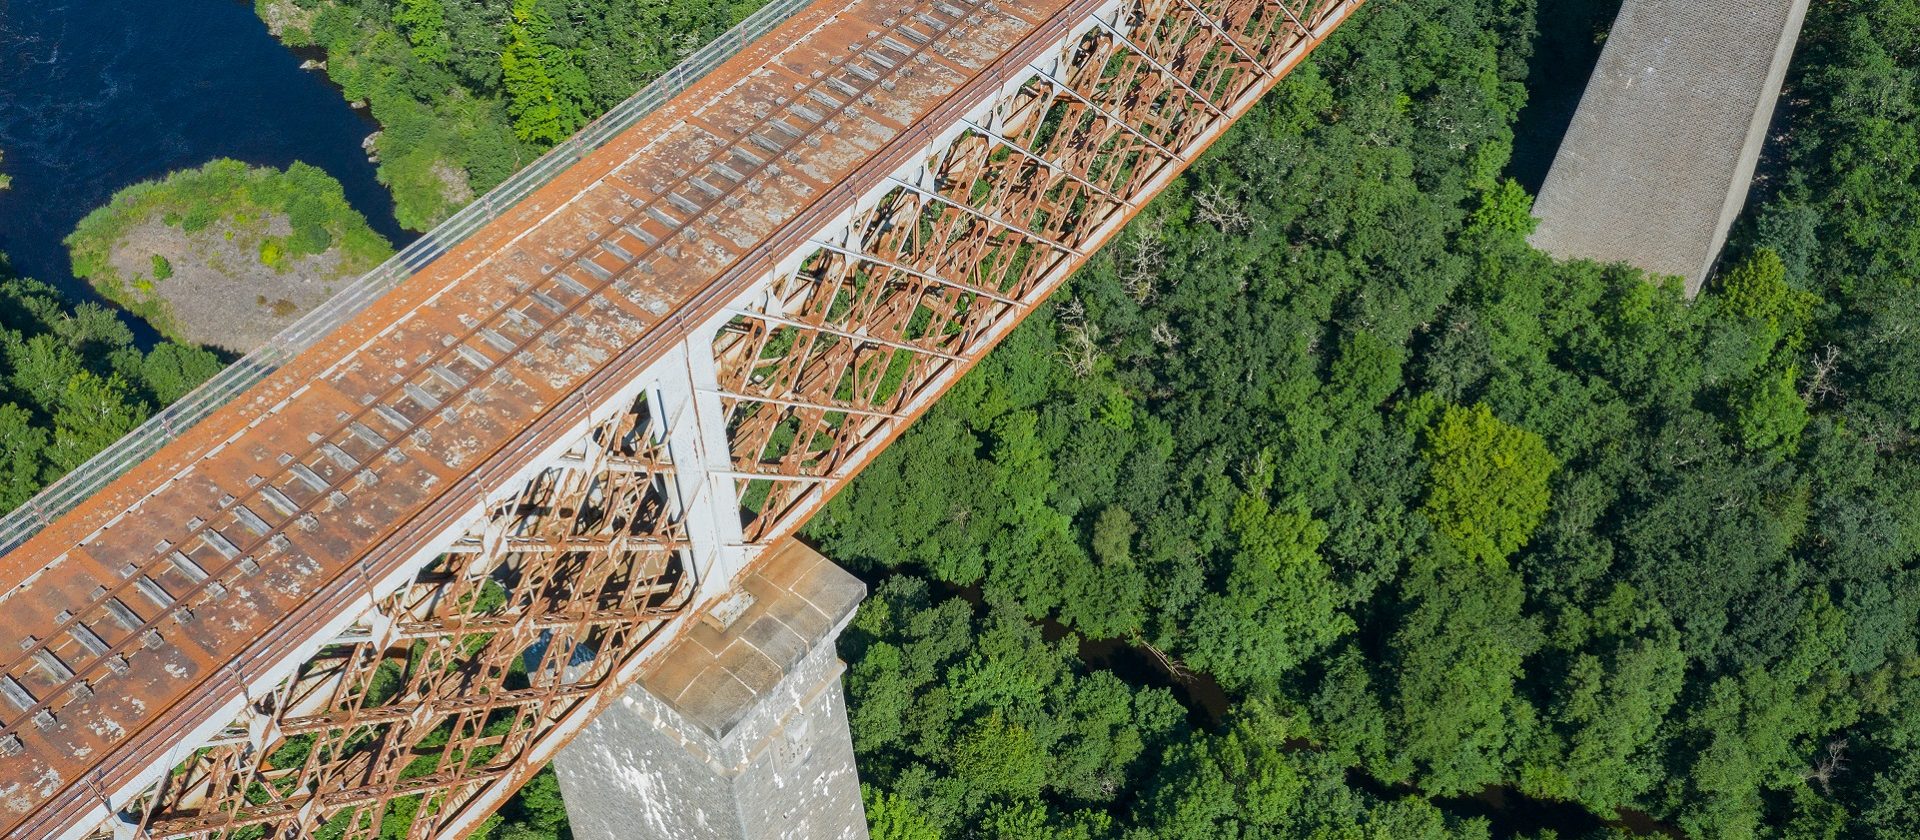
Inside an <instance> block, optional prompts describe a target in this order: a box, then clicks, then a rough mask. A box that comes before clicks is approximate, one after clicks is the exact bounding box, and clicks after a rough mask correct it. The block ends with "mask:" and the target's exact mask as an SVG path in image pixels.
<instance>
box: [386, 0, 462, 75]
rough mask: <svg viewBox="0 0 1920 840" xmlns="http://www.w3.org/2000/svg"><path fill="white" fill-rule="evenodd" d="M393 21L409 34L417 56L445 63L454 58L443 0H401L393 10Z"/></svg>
mask: <svg viewBox="0 0 1920 840" xmlns="http://www.w3.org/2000/svg"><path fill="white" fill-rule="evenodd" d="M393 23H394V25H395V26H398V27H399V28H400V31H402V32H405V33H406V35H407V42H408V43H410V44H412V45H413V55H414V57H415V58H418V59H419V60H421V61H424V62H431V63H435V64H445V63H446V62H447V60H448V59H449V58H451V57H452V44H451V42H449V41H448V40H447V13H446V8H445V7H444V6H442V5H441V0H399V3H398V5H396V6H394V9H393Z"/></svg>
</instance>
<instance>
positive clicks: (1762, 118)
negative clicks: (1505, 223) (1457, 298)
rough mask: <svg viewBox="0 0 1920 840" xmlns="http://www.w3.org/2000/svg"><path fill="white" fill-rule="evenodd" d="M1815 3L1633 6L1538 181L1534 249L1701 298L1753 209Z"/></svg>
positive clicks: (1717, 1)
mask: <svg viewBox="0 0 1920 840" xmlns="http://www.w3.org/2000/svg"><path fill="white" fill-rule="evenodd" d="M1806 12H1807V0H1694V1H1693V2H1685V3H1676V2H1671V0H1627V3H1626V5H1625V6H1624V7H1622V8H1621V10H1620V17H1619V19H1618V20H1616V21H1615V22H1614V26H1613V30H1612V33H1611V34H1610V35H1609V36H1608V38H1607V43H1606V47H1605V49H1604V50H1603V51H1602V52H1601V54H1600V63H1599V66H1597V67H1595V68H1594V71H1593V78H1592V80H1591V81H1589V82H1588V83H1587V91H1586V94H1585V96H1584V97H1582V98H1581V100H1580V108H1579V110H1578V111H1577V112H1575V114H1574V118H1573V124H1572V125H1571V126H1570V127H1569V128H1568V129H1567V136H1566V139H1565V140H1563V141H1562V142H1561V145H1560V152H1559V154H1558V156H1556V157H1555V158H1554V161H1553V169H1552V170H1551V171H1549V172H1548V173H1547V180H1546V183H1545V184H1543V185H1542V186H1541V189H1540V197H1539V200H1538V201H1537V202H1536V203H1535V204H1534V215H1535V216H1538V217H1539V219H1540V227H1539V229H1537V230H1536V231H1535V232H1534V234H1533V237H1532V242H1533V244H1534V245H1535V246H1536V247H1539V248H1540V249H1541V250H1544V251H1547V252H1550V253H1552V254H1554V255H1555V256H1559V257H1564V258H1589V259H1595V260H1600V261H1602V262H1615V261H1620V262H1627V263H1631V264H1633V265H1636V266H1638V267H1640V268H1643V269H1646V270H1647V271H1650V272H1653V273H1656V274H1665V275H1674V276H1678V277H1680V278H1681V279H1682V280H1683V281H1684V282H1685V284H1686V290H1687V294H1688V295H1689V296H1691V295H1694V294H1697V293H1698V292H1699V291H1700V286H1701V284H1702V283H1703V282H1705V280H1706V278H1707V275H1708V273H1709V272H1710V271H1711V270H1712V268H1713V263H1714V260H1715V259H1717V258H1718V257H1719V254H1720V248H1721V246H1723V245H1724V244H1725V243H1726V239H1727V231H1728V230H1729V229H1730V228H1731V227H1732V226H1733V221H1734V219H1735V218H1736V217H1738V216H1739V214H1740V210H1741V207H1742V206H1743V205H1744V204H1745V203H1746V197H1747V187H1748V185H1749V184H1750V183H1751V182H1752V180H1753V172H1754V167H1755V164H1756V163H1757V162H1758V160H1759V157H1760V150H1761V147H1762V146H1763V145H1764V144H1765V141H1766V132H1767V125H1768V123H1769V121H1770V120H1771V119H1772V117H1773V106H1774V102H1775V100H1777V99H1778V98H1779V96H1780V85H1781V82H1782V81H1783V80H1784V79H1785V77H1786V72H1787V63H1788V60H1789V59H1790V58H1791V57H1792V56H1793V48H1794V43H1795V42H1796V41H1797V40H1798V39H1799V35H1800V24H1801V21H1802V20H1803V19H1804V18H1805V17H1806Z"/></svg>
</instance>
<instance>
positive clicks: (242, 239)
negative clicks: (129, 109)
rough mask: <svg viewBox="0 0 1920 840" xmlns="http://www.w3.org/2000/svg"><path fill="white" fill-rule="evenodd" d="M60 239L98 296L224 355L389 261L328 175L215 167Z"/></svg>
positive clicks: (135, 191) (132, 192)
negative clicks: (215, 349)
mask: <svg viewBox="0 0 1920 840" xmlns="http://www.w3.org/2000/svg"><path fill="white" fill-rule="evenodd" d="M65 242H66V245H67V248H68V250H69V253H70V254H71V256H72V260H73V273H74V275H75V276H76V277H79V278H81V279H84V280H85V281H86V282H87V283H88V284H89V285H91V286H92V287H93V288H94V289H95V290H96V291H98V292H99V293H100V295H101V296H103V297H105V298H107V299H108V300H111V301H113V302H115V303H118V304H120V305H121V306H123V307H126V309H127V310H128V311H129V312H132V313H133V314H135V315H137V316H139V317H141V318H144V319H146V320H147V322H149V323H151V324H152V325H153V326H154V328H155V329H158V330H159V331H160V332H161V333H162V334H163V335H165V336H167V337H168V338H172V339H174V340H177V341H182V342H186V343H190V344H201V345H210V346H214V347H219V348H222V349H225V350H228V351H230V352H233V353H245V352H247V351H249V350H251V349H253V348H254V347H257V346H259V345H260V344H261V343H263V342H265V341H266V340H267V339H269V338H271V337H273V335H274V334H275V333H277V332H279V331H280V330H281V329H283V328H285V327H286V326H287V325H288V324H290V323H292V321H293V320H294V319H295V318H297V317H299V315H300V314H301V313H303V312H306V311H308V310H310V309H312V308H313V307H315V306H317V305H319V304H320V303H322V302H324V301H326V299H327V298H329V297H332V296H333V293H334V291H335V290H336V289H338V288H339V286H340V285H341V284H343V283H345V282H348V281H350V280H352V279H353V278H354V277H357V276H359V275H360V274H362V273H364V272H366V271H368V270H370V269H372V268H373V267H374V266H377V265H379V264H380V262H381V261H382V260H384V259H386V258H387V256H388V255H390V254H392V253H393V248H392V246H391V245H390V244H389V243H388V242H387V241H386V239H384V238H382V237H381V236H380V235H379V234H378V233H375V232H374V231H373V229H372V228H371V227H369V226H368V224H367V220H366V217H364V216H362V215H360V213H359V212H358V211H356V210H354V209H353V208H352V207H351V206H350V205H348V204H347V201H346V197H345V194H344V193H343V191H342V189H341V186H340V183H339V182H338V181H335V180H334V179H333V178H331V177H330V176H328V175H327V174H326V173H325V172H322V171H320V170H319V169H316V168H314V167H311V166H307V165H306V164H302V163H295V164H293V165H292V166H291V167H289V168H288V169H287V170H285V171H281V170H277V169H270V168H265V167H257V168H256V167H248V166H247V165H246V164H244V163H240V162H239V161H234V160H224V159H223V160H215V161H212V162H210V163H208V164H206V165H205V166H202V167H200V168H198V169H189V170H184V171H181V172H176V173H173V174H172V175H169V176H167V177H166V178H165V179H163V180H159V181H144V182H141V183H138V184H135V185H133V186H131V187H128V188H126V189H124V190H121V191H120V192H119V193H117V194H115V195H114V197H113V200H112V201H111V202H109V203H108V204H107V205H106V206H105V207H101V208H99V209H97V210H95V211H93V212H92V213H90V214H88V215H87V217H86V218H84V219H82V220H81V221H80V224H79V225H78V226H76V227H75V228H74V232H73V233H72V234H71V235H69V236H68V237H67V238H66V240H65Z"/></svg>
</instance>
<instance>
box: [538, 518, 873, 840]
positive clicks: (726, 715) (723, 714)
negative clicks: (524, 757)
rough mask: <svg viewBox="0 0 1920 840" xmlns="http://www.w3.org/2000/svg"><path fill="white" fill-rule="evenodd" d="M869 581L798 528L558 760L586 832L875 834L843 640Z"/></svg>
mask: <svg viewBox="0 0 1920 840" xmlns="http://www.w3.org/2000/svg"><path fill="white" fill-rule="evenodd" d="M865 594H866V585H865V584H863V583H861V582H860V580H859V579H857V578H855V577H854V576H853V575H851V574H848V573H847V572H846V571H845V570H843V569H841V568H840V567H839V566H836V565H834V564H833V562H831V561H829V560H827V559H826V558H825V557H822V556H821V555H820V554H819V553H817V552H815V551H813V550H812V549H811V548H808V547H807V546H805V545H803V544H801V543H800V542H798V541H796V540H791V539H789V540H787V541H785V542H784V543H782V544H780V545H778V546H775V547H774V548H772V549H770V550H769V551H768V552H767V553H766V555H765V556H763V557H762V559H761V560H760V561H759V562H758V563H757V564H756V565H755V567H754V568H752V569H750V570H749V571H748V573H747V574H746V576H745V577H744V578H743V579H742V580H741V582H740V585H739V586H737V587H736V588H735V589H734V590H733V591H732V592H731V593H729V594H728V595H727V596H726V597H724V598H722V599H721V600H720V601H719V602H718V603H716V604H715V605H714V606H713V607H712V608H710V609H708V610H707V611H705V612H704V613H702V614H701V615H700V616H698V617H697V618H694V619H692V620H693V621H694V624H693V625H691V626H689V627H687V628H686V629H685V630H683V631H682V632H681V634H680V637H679V638H678V639H676V640H675V641H674V642H673V643H672V644H671V645H670V646H669V647H668V648H667V649H666V650H664V651H662V652H661V654H660V655H659V656H657V657H655V658H654V660H653V661H652V662H651V663H650V664H649V665H648V666H647V668H646V670H645V671H644V672H643V673H642V675H641V677H640V679H639V681H638V682H636V683H635V684H634V685H633V686H632V687H631V688H629V689H628V690H627V691H626V693H625V694H624V695H622V696H621V697H620V698H618V699H617V700H615V701H614V702H613V703H612V704H611V705H610V706H608V708H607V709H606V710H605V711H603V712H602V713H601V714H600V716H599V717H598V718H596V719H595V720H594V721H593V723H591V724H589V725H588V726H587V728H586V729H585V730H584V731H583V732H581V734H580V736H579V737H578V738H576V739H574V741H573V742H572V743H571V744H569V745H568V746H567V747H566V748H565V749H564V750H562V751H561V752H560V754H559V755H558V756H557V757H556V758H555V759H554V762H553V764H554V770H555V771H556V773H557V774H558V776H559V779H560V789H561V794H562V796H563V797H564V798H565V800H566V803H567V816H568V819H569V821H570V822H571V823H572V826H573V834H574V836H575V837H576V838H580V839H581V840H747V838H752V840H771V839H772V838H779V840H866V838H867V827H866V814H865V810H864V809H863V808H862V806H861V802H860V783H859V778H858V776H857V775H856V773H855V770H854V761H853V740H852V737H851V734H850V732H849V730H848V728H847V710H846V696H845V693H844V691H843V690H842V687H841V682H840V675H841V673H842V672H843V671H844V670H845V669H846V666H845V664H843V663H842V662H841V661H840V659H839V656H838V655H837V654H836V653H835V651H834V640H835V639H837V638H838V637H839V635H840V631H841V630H842V629H844V628H845V627H846V625H847V622H848V621H850V620H851V619H852V617H853V612H854V609H855V608H856V607H858V606H859V603H860V600H861V598H862V597H864V596H865Z"/></svg>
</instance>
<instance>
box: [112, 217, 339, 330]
mask: <svg viewBox="0 0 1920 840" xmlns="http://www.w3.org/2000/svg"><path fill="white" fill-rule="evenodd" d="M291 229H292V227H291V225H289V224H288V221H287V217H286V216H285V215H284V214H273V215H270V216H267V217H265V218H263V219H254V220H251V221H244V222H243V221H236V220H234V219H232V218H228V219H222V220H220V221H218V222H216V223H214V224H212V225H209V226H207V227H206V228H203V229H201V230H199V231H195V232H193V233H187V232H185V231H182V230H181V229H180V228H178V227H173V226H170V225H168V224H166V223H165V221H163V220H162V219H160V218H158V217H155V218H150V219H147V220H146V221H144V222H141V223H139V224H136V225H134V226H133V227H131V228H129V229H128V231H127V234H126V235H125V236H124V237H122V238H121V239H120V241H119V242H116V243H114V246H113V248H112V250H111V252H110V256H109V257H108V264H109V265H111V266H112V267H113V271H114V274H115V275H117V276H118V278H119V279H120V282H121V284H122V287H123V289H124V291H125V294H126V295H127V296H128V297H129V298H130V299H131V300H132V301H133V302H134V303H136V304H137V307H136V308H141V309H146V310H147V311H148V312H151V313H155V314H156V315H157V316H158V317H157V318H156V320H157V321H158V322H159V323H157V324H156V326H158V327H159V328H160V330H161V331H162V332H165V333H167V334H168V335H170V336H172V337H174V338H176V339H179V340H183V341H189V342H192V343H195V344H203V345H212V346H216V347H220V348H223V349H226V350H232V351H234V352H237V353H245V352H247V351H249V350H252V349H254V348H255V347H258V346H260V345H261V344H263V343H265V342H266V340H267V339H269V338H272V337H273V336H274V334H276V333H278V332H280V330H282V329H284V328H286V326H287V325H288V324H291V323H293V321H294V319H296V318H298V317H299V316H300V315H301V313H304V312H306V311H308V310H310V309H312V308H313V307H315V306H318V305H319V304H320V303H322V302H324V301H325V300H326V299H327V298H330V297H332V296H333V293H334V292H335V291H336V290H338V289H339V288H340V287H341V286H342V285H344V284H345V283H346V282H348V281H350V280H351V279H352V276H351V273H350V272H343V271H342V270H341V265H340V249H339V248H338V247H335V248H331V249H329V250H327V251H325V252H322V253H319V254H313V255H309V256H303V257H297V258H292V259H284V260H283V261H282V263H281V266H280V267H279V268H278V269H275V268H273V267H270V266H268V265H266V264H264V263H262V262H261V259H260V243H261V242H262V240H263V239H264V238H266V237H271V236H285V235H287V233H288V232H289V231H291ZM155 255H158V256H160V257H162V258H164V259H165V260H166V261H167V264H168V266H169V267H170V268H171V270H172V275H171V276H169V277H166V278H165V279H159V278H156V277H155V274H156V271H155V268H156V266H155V263H154V259H153V258H154V256H155Z"/></svg>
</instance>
